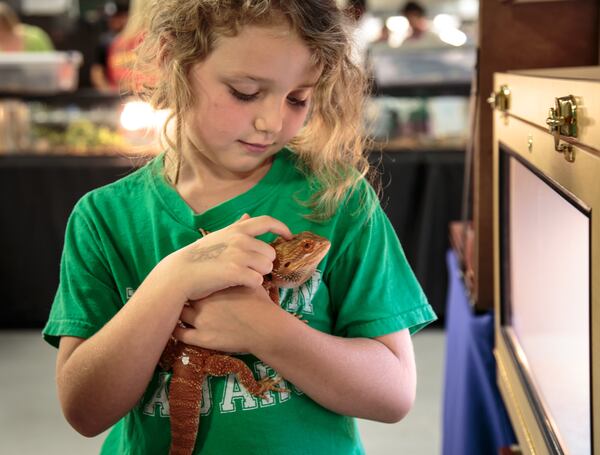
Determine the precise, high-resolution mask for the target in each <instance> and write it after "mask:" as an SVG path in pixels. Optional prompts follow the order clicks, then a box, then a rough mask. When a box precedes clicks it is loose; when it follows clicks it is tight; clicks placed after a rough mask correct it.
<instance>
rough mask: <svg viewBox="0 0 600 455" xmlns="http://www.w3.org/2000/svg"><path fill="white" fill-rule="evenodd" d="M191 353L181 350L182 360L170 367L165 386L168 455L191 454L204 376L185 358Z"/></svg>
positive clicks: (196, 432) (198, 418) (194, 363)
mask: <svg viewBox="0 0 600 455" xmlns="http://www.w3.org/2000/svg"><path fill="white" fill-rule="evenodd" d="M190 354H191V355H193V353H191V352H189V350H188V349H185V350H184V352H183V354H182V357H180V358H178V359H177V360H176V361H175V362H174V364H173V375H172V377H171V384H170V387H169V408H170V415H171V418H170V420H171V449H170V451H169V455H192V453H193V451H194V445H195V444H196V436H197V434H198V425H199V423H200V404H201V402H202V382H203V380H204V375H203V374H202V373H201V372H200V371H198V369H197V365H196V361H195V360H193V359H190V358H189V355H190Z"/></svg>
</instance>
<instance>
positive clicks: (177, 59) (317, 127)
mask: <svg viewBox="0 0 600 455" xmlns="http://www.w3.org/2000/svg"><path fill="white" fill-rule="evenodd" d="M282 20H285V21H287V23H288V24H289V26H290V27H291V29H292V30H293V31H294V32H295V33H296V34H297V35H298V36H299V37H300V38H301V39H302V41H303V42H304V43H305V44H306V46H307V47H308V48H309V50H310V51H311V53H312V56H313V62H314V64H315V65H317V67H318V68H322V73H321V77H320V78H319V81H318V82H317V85H316V86H315V89H314V94H313V99H312V102H311V108H310V111H309V114H308V116H307V120H306V122H305V125H304V126H303V128H302V129H301V130H300V132H299V133H298V134H297V136H296V137H295V138H294V139H293V140H292V141H291V142H290V143H289V147H290V148H291V149H292V150H293V151H294V152H295V154H296V155H297V157H298V160H297V163H298V166H299V168H300V169H301V170H302V171H303V172H304V173H305V175H307V177H308V178H309V179H310V181H311V183H313V184H314V188H315V192H314V194H313V196H312V197H311V199H310V200H309V201H303V202H304V203H306V204H307V205H308V206H309V207H311V209H312V213H313V214H312V215H311V216H310V218H312V219H315V220H319V219H327V218H329V217H331V216H332V215H333V214H334V213H335V211H336V210H337V208H338V206H339V205H340V203H342V202H343V201H344V200H345V198H346V197H347V195H348V194H349V193H351V192H352V191H353V190H354V189H355V188H356V187H357V185H358V184H359V182H360V181H361V180H362V178H363V177H364V176H366V175H367V174H368V173H369V170H370V166H369V162H368V160H367V158H366V156H365V152H364V151H365V150H366V148H367V144H366V134H364V131H363V106H364V103H365V99H366V94H367V91H368V84H367V78H366V77H365V74H364V71H363V69H362V68H361V67H360V66H359V65H358V64H357V63H355V62H354V61H353V59H352V57H351V56H352V42H351V39H350V34H351V31H352V29H351V28H352V22H351V20H350V19H349V18H348V17H347V16H346V15H345V14H344V12H343V11H342V10H340V8H339V7H338V6H337V5H336V2H335V0H158V1H154V2H153V5H151V7H150V11H149V15H148V20H147V26H146V33H145V36H144V39H143V41H142V43H141V45H140V47H139V48H138V59H137V64H136V68H135V72H136V73H137V74H138V75H140V74H141V75H142V80H144V81H145V83H144V86H143V87H140V90H138V94H139V96H141V97H142V99H144V100H146V101H148V102H149V103H150V104H151V105H152V106H153V107H154V108H155V109H168V110H170V112H171V114H170V116H169V118H168V121H167V122H166V124H165V127H164V130H163V137H164V138H165V140H166V142H167V144H168V146H169V148H170V149H172V150H174V151H175V152H176V158H175V159H176V160H177V163H176V168H177V169H179V166H180V162H181V155H180V153H179V152H178V151H179V150H181V146H182V144H183V134H182V131H183V125H182V123H183V119H184V115H185V114H186V112H187V111H188V110H189V109H190V108H191V106H192V105H193V101H194V99H193V96H192V91H191V88H190V83H189V80H188V73H189V71H190V69H191V67H192V65H194V64H195V63H197V62H198V61H202V60H203V59H205V58H207V57H208V55H209V54H210V53H211V51H212V50H213V49H214V46H215V42H216V40H217V39H218V38H219V37H221V36H227V37H232V36H236V35H237V34H238V33H239V31H240V30H241V28H242V27H244V26H246V25H258V26H270V25H275V24H281V23H282ZM144 75H146V76H144ZM157 75H158V77H157ZM171 121H175V140H173V138H172V137H169V134H168V131H169V124H170V123H171ZM177 174H178V173H176V176H175V178H174V179H171V183H172V184H176V183H177Z"/></svg>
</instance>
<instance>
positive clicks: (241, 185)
mask: <svg viewBox="0 0 600 455" xmlns="http://www.w3.org/2000/svg"><path fill="white" fill-rule="evenodd" d="M178 160H181V161H180V163H179V169H177V167H178V165H177V161H178ZM271 164H272V159H271V160H267V161H266V162H265V163H264V164H263V165H262V166H261V167H259V168H257V169H255V170H253V171H252V172H250V173H244V174H238V173H232V172H229V171H227V170H225V169H222V168H219V167H218V166H216V165H215V163H212V162H211V161H209V160H208V159H207V158H206V157H205V156H204V155H202V153H199V152H198V151H197V150H194V149H193V148H192V147H190V146H187V147H184V150H183V152H182V153H181V154H179V156H177V152H174V151H171V150H169V151H167V153H166V157H165V175H166V176H167V178H168V180H169V181H170V182H171V183H172V184H173V186H174V187H175V189H176V190H177V192H178V193H179V195H180V196H181V197H182V198H183V199H184V200H185V201H186V203H187V204H188V205H189V206H190V207H191V208H192V209H193V210H194V212H196V213H203V212H205V211H206V210H208V209H210V208H212V207H214V206H216V205H219V204H221V203H223V202H225V201H227V200H229V199H232V198H234V197H236V196H239V195H240V194H242V193H245V192H246V191H248V190H249V189H250V188H252V187H253V186H254V185H256V184H257V183H258V182H259V181H260V180H261V179H262V178H263V177H264V176H265V175H266V174H267V172H269V169H270V168H271Z"/></svg>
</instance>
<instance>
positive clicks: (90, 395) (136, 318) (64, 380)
mask: <svg viewBox="0 0 600 455" xmlns="http://www.w3.org/2000/svg"><path fill="white" fill-rule="evenodd" d="M153 273H154V272H153ZM153 273H151V274H150V275H149V276H148V278H147V279H146V280H145V281H144V282H143V283H142V284H141V285H140V287H139V288H138V290H137V291H136V293H135V294H134V295H133V296H132V297H131V299H130V300H129V301H128V302H127V304H126V305H125V306H124V307H123V309H122V310H121V311H119V313H117V314H116V315H115V316H114V317H113V318H112V319H111V320H110V321H109V322H108V323H107V324H106V325H105V326H104V327H103V328H102V329H101V330H99V331H98V332H97V333H96V334H95V335H93V336H92V337H91V338H89V339H87V340H85V341H83V342H82V343H81V344H80V345H79V346H77V347H76V348H75V350H74V351H73V352H72V353H71V355H70V356H69V357H68V358H67V359H66V360H65V361H64V362H63V363H62V365H58V366H57V383H58V391H59V398H60V401H61V405H62V408H63V412H64V413H65V417H66V418H67V420H68V421H69V422H70V423H71V425H72V426H73V427H74V428H75V429H76V430H77V431H79V432H80V433H82V434H84V435H86V436H94V435H96V434H99V433H101V432H102V431H104V430H105V429H107V428H108V427H110V426H111V425H113V424H114V423H116V422H117V421H118V420H119V419H120V418H121V417H122V416H123V415H125V414H126V413H127V412H128V411H129V410H130V409H131V408H132V407H133V406H135V404H136V403H137V402H138V401H139V399H140V398H141V396H142V394H143V393H144V391H145V389H146V387H147V385H148V383H149V381H150V379H151V378H152V374H153V372H154V369H155V368H156V365H157V363H158V360H159V358H160V355H161V353H162V351H163V349H164V347H165V344H166V342H167V340H168V339H169V336H170V335H171V333H172V331H173V328H174V326H175V324H176V323H177V320H178V318H179V315H180V313H181V309H182V307H183V301H182V300H181V299H180V297H179V296H175V295H173V293H172V292H170V291H169V289H168V286H166V283H165V281H164V280H162V279H161V278H160V276H159V274H156V273H154V275H153Z"/></svg>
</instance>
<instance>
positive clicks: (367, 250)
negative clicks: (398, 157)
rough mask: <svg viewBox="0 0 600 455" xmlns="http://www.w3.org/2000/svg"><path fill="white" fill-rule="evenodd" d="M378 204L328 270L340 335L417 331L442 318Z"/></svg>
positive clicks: (358, 221)
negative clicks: (417, 277)
mask: <svg viewBox="0 0 600 455" xmlns="http://www.w3.org/2000/svg"><path fill="white" fill-rule="evenodd" d="M369 190H370V192H372V191H373V190H372V189H370V187H369ZM372 198H375V199H376V196H374V193H373V195H372ZM374 204H375V206H374V207H375V208H374V209H373V214H372V215H371V216H370V217H368V220H366V219H367V217H363V218H362V219H361V217H358V218H357V219H355V220H354V221H352V222H351V223H352V226H353V229H352V230H351V234H350V235H349V236H348V238H347V239H346V240H345V243H344V249H343V251H341V253H340V254H339V255H338V256H337V257H336V258H335V259H334V262H333V264H332V267H331V269H330V271H329V276H328V283H329V292H330V296H331V298H332V301H333V302H334V308H335V311H336V313H337V314H336V320H335V325H334V334H335V335H339V336H345V337H368V338H372V337H377V336H383V335H387V334H389V333H393V332H396V331H399V330H402V329H410V332H411V333H415V332H417V331H419V330H420V329H422V328H423V327H424V326H426V325H427V324H429V323H430V322H432V321H434V320H435V319H437V316H436V315H435V313H434V311H433V309H432V308H431V306H430V305H429V303H428V302H427V298H426V297H425V294H424V293H423V290H422V289H421V286H420V285H419V283H418V281H417V279H416V277H415V275H414V273H413V271H412V270H411V268H410V266H409V264H408V261H407V260H406V257H405V255H404V252H403V250H402V247H401V246H400V242H399V240H398V237H397V236H396V233H395V231H394V229H393V227H392V225H391V223H390V221H389V219H388V218H387V216H386V214H385V213H384V211H383V210H382V209H381V207H380V205H379V204H378V202H375V203H374Z"/></svg>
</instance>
